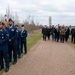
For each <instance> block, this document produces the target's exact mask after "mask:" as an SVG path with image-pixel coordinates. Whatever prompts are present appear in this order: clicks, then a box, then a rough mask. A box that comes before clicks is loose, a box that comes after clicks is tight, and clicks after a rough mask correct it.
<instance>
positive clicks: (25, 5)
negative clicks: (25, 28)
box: [0, 0, 75, 25]
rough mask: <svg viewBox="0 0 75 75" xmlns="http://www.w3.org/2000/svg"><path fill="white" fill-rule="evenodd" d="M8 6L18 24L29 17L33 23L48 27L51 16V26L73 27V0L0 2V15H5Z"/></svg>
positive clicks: (74, 16)
mask: <svg viewBox="0 0 75 75" xmlns="http://www.w3.org/2000/svg"><path fill="white" fill-rule="evenodd" d="M8 6H9V7H10V9H11V11H13V13H15V12H17V13H18V15H19V20H20V22H22V21H24V20H25V19H27V16H28V15H31V16H33V17H34V20H35V22H38V21H39V23H40V24H43V25H48V23H49V22H48V21H49V16H52V24H53V25H56V24H65V25H75V0H0V14H3V15H5V13H6V9H7V8H8ZM13 13H12V14H13Z"/></svg>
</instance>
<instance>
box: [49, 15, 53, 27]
mask: <svg viewBox="0 0 75 75" xmlns="http://www.w3.org/2000/svg"><path fill="white" fill-rule="evenodd" d="M51 25H52V17H51V16H49V26H51Z"/></svg>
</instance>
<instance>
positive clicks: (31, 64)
mask: <svg viewBox="0 0 75 75" xmlns="http://www.w3.org/2000/svg"><path fill="white" fill-rule="evenodd" d="M3 75H75V49H73V48H72V47H71V46H69V45H68V44H67V43H64V44H63V43H57V42H52V41H42V40H40V41H39V42H38V43H37V44H36V45H35V46H34V47H33V48H32V49H31V51H29V52H28V54H27V55H25V56H24V57H23V58H21V59H20V60H18V63H17V64H16V65H14V66H11V67H10V71H9V72H8V73H7V74H5V73H4V74H3Z"/></svg>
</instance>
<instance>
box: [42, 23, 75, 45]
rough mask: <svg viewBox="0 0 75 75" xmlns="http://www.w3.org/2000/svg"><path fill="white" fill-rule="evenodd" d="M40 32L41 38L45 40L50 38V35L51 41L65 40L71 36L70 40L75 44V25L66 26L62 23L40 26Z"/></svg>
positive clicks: (62, 41)
mask: <svg viewBox="0 0 75 75" xmlns="http://www.w3.org/2000/svg"><path fill="white" fill-rule="evenodd" d="M42 34H43V40H44V41H46V39H47V38H48V40H50V37H51V36H52V40H53V41H57V42H61V43H64V42H67V41H68V39H69V36H70V37H72V38H71V42H72V43H74V44H75V26H73V27H72V28H71V27H66V26H64V25H59V24H58V25H56V26H54V25H52V26H46V25H45V26H43V28H42Z"/></svg>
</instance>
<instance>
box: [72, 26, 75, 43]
mask: <svg viewBox="0 0 75 75" xmlns="http://www.w3.org/2000/svg"><path fill="white" fill-rule="evenodd" d="M71 35H72V39H71V42H72V43H74V44H75V27H73V28H72V30H71Z"/></svg>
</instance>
